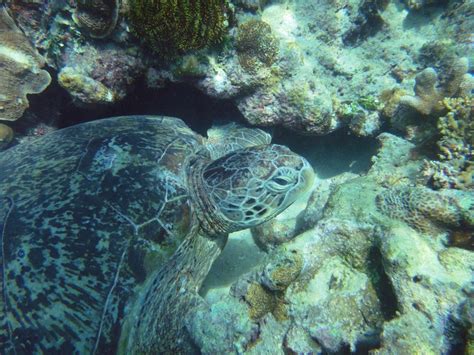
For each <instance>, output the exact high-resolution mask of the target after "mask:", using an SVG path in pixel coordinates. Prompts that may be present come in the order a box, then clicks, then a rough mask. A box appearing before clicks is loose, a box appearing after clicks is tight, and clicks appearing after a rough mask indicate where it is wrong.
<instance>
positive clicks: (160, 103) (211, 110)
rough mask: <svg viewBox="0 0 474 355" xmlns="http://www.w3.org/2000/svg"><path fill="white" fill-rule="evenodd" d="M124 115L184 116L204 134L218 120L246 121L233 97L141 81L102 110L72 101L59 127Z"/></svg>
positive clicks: (178, 85) (64, 112)
mask: <svg viewBox="0 0 474 355" xmlns="http://www.w3.org/2000/svg"><path fill="white" fill-rule="evenodd" d="M123 115H164V116H172V117H178V118H181V119H182V120H183V121H185V122H186V124H187V125H188V126H189V127H190V128H191V129H193V130H194V131H195V132H197V133H199V134H202V135H205V133H206V131H207V130H208V129H209V128H210V127H211V126H212V123H213V122H216V121H224V122H225V121H234V122H236V121H237V122H243V121H244V119H243V117H242V115H241V114H240V112H239V111H238V109H237V107H236V106H235V105H234V104H233V102H232V101H231V100H219V99H215V98H212V97H209V96H207V95H205V94H204V93H202V92H201V91H199V90H197V89H195V88H193V87H192V86H190V85H188V84H173V83H169V84H168V85H167V86H166V87H165V88H162V89H150V88H148V87H146V84H145V83H144V82H140V83H139V84H138V85H137V87H136V88H135V90H133V91H132V93H131V94H129V95H128V96H127V97H126V98H125V99H124V100H122V101H120V102H118V103H115V104H114V106H112V107H110V108H102V109H100V110H86V109H82V110H81V109H78V108H77V107H76V106H74V105H73V104H72V102H71V104H70V105H67V106H65V107H64V109H63V110H62V114H61V116H62V117H63V118H62V119H61V121H60V122H59V126H60V127H67V126H71V125H73V124H77V123H80V122H85V121H91V120H94V119H99V118H103V117H111V116H123Z"/></svg>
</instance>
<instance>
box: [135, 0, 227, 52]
mask: <svg viewBox="0 0 474 355" xmlns="http://www.w3.org/2000/svg"><path fill="white" fill-rule="evenodd" d="M225 11H226V1H225V0H197V1H191V0H183V1H180V2H177V1H173V0H130V1H129V12H128V19H129V21H130V24H131V27H132V31H133V32H134V33H135V34H136V35H137V36H138V37H139V38H141V39H143V40H144V42H145V43H146V44H147V45H148V46H149V47H150V48H151V49H152V50H153V51H154V52H156V53H157V54H158V55H160V56H161V57H165V58H166V57H173V56H175V55H177V54H183V53H186V52H189V51H191V50H197V49H201V48H204V47H207V46H210V45H213V44H216V43H218V42H220V41H221V40H222V38H223V36H224V34H225V32H226V25H227V23H226V12H225Z"/></svg>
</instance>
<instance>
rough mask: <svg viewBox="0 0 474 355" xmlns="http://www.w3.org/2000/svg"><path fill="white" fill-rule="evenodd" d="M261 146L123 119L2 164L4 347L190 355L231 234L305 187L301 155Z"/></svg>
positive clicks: (73, 132)
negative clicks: (196, 319) (189, 327)
mask: <svg viewBox="0 0 474 355" xmlns="http://www.w3.org/2000/svg"><path fill="white" fill-rule="evenodd" d="M226 132H227V135H226ZM222 138H224V140H223V139H222ZM269 143H270V142H269V136H268V134H266V133H265V132H263V131H261V130H258V129H248V128H239V127H237V126H229V127H227V128H224V129H217V130H213V131H211V134H210V138H209V141H206V139H205V138H203V137H202V136H200V135H198V134H196V133H194V132H193V131H192V130H191V129H190V128H188V127H187V126H186V125H185V123H184V122H183V121H181V120H180V119H177V118H171V117H163V116H123V117H113V118H109V119H102V120H98V121H94V122H88V123H83V124H79V125H77V126H73V127H70V128H66V129H63V130H59V131H56V132H53V133H50V134H48V135H45V136H44V137H42V138H40V139H38V140H35V141H32V142H28V143H23V144H20V145H17V146H15V147H13V148H11V149H9V150H7V151H5V152H3V153H2V154H0V240H1V250H0V252H1V254H0V255H1V263H0V265H1V267H2V272H0V277H1V278H2V282H1V287H2V294H1V295H0V349H3V352H5V353H12V354H23V353H47V354H53V353H61V354H72V353H115V352H117V351H119V352H122V353H130V354H131V353H160V352H171V351H176V352H192V351H193V350H194V349H193V347H192V342H191V341H190V339H189V335H188V334H187V333H186V329H185V327H184V325H183V322H182V321H183V319H184V317H185V316H186V314H187V312H189V311H190V310H191V309H192V308H193V307H196V306H197V305H199V303H200V302H202V299H200V298H199V296H198V295H197V291H198V289H199V287H200V285H201V283H202V281H203V279H204V277H205V276H206V274H207V273H208V271H209V268H210V267H211V265H212V262H213V261H214V260H215V259H216V257H217V256H218V255H219V253H220V251H221V250H222V248H223V247H224V245H225V242H226V239H227V234H228V233H229V232H233V231H236V230H240V229H244V228H248V227H252V226H255V225H257V224H260V223H262V222H265V221H267V220H268V219H270V218H272V217H274V216H275V215H277V214H278V213H280V212H281V211H283V210H284V209H285V208H286V207H288V206H289V205H290V204H291V203H292V202H294V201H295V199H296V198H297V197H298V196H300V195H301V193H302V192H304V191H306V190H307V189H308V187H309V186H310V185H311V184H312V181H313V170H312V169H311V167H310V165H309V164H308V163H307V161H306V160H305V159H303V158H301V157H300V156H298V155H296V154H295V153H293V152H291V151H290V150H289V149H288V148H286V147H284V146H280V145H271V144H269ZM206 147H208V148H209V149H206ZM237 148H238V149H237ZM173 252H174V254H172V253H173ZM170 255H172V256H171V257H170Z"/></svg>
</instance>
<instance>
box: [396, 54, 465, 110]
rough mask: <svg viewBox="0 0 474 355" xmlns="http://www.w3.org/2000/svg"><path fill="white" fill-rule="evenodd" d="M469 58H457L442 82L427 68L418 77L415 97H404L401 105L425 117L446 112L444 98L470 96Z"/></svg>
mask: <svg viewBox="0 0 474 355" xmlns="http://www.w3.org/2000/svg"><path fill="white" fill-rule="evenodd" d="M468 69H469V62H468V60H467V58H457V59H455V60H454V62H453V63H451V65H450V67H448V68H446V73H443V74H445V75H444V77H443V78H442V80H440V79H441V78H440V76H439V75H438V74H437V72H436V70H434V69H433V68H426V69H425V70H423V71H422V72H421V73H419V74H418V75H417V76H416V83H415V96H402V97H401V99H400V103H401V104H402V105H406V106H409V107H412V108H413V109H415V110H416V111H418V112H419V113H421V114H423V115H437V116H439V115H440V114H442V113H443V112H444V106H443V104H442V103H441V101H442V100H443V98H449V97H463V96H468V95H469V92H470V90H471V89H472V85H473V84H472V77H471V76H470V75H469V74H466V73H467V71H468Z"/></svg>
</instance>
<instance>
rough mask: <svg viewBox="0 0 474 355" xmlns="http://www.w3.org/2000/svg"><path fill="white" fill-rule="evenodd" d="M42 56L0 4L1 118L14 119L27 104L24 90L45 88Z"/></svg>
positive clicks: (46, 77) (33, 91)
mask: <svg viewBox="0 0 474 355" xmlns="http://www.w3.org/2000/svg"><path fill="white" fill-rule="evenodd" d="M44 64H45V62H44V59H43V58H42V57H41V56H40V55H39V54H38V52H37V51H36V49H35V48H33V46H31V44H30V43H29V41H28V39H27V38H26V37H25V36H24V34H23V33H22V32H21V31H20V30H19V29H18V28H17V27H16V25H15V23H14V22H13V20H12V19H11V17H10V15H9V14H8V12H7V11H6V9H5V8H3V7H1V8H0V78H1V81H0V120H6V121H15V120H17V119H18V118H20V117H21V116H22V115H23V112H24V111H25V110H26V108H28V106H29V104H28V99H27V97H26V95H27V94H38V93H40V92H42V91H44V90H45V89H46V88H47V87H48V85H49V84H50V82H51V76H50V75H49V73H48V72H47V71H46V70H42V69H40V68H41V67H43V65H44Z"/></svg>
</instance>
